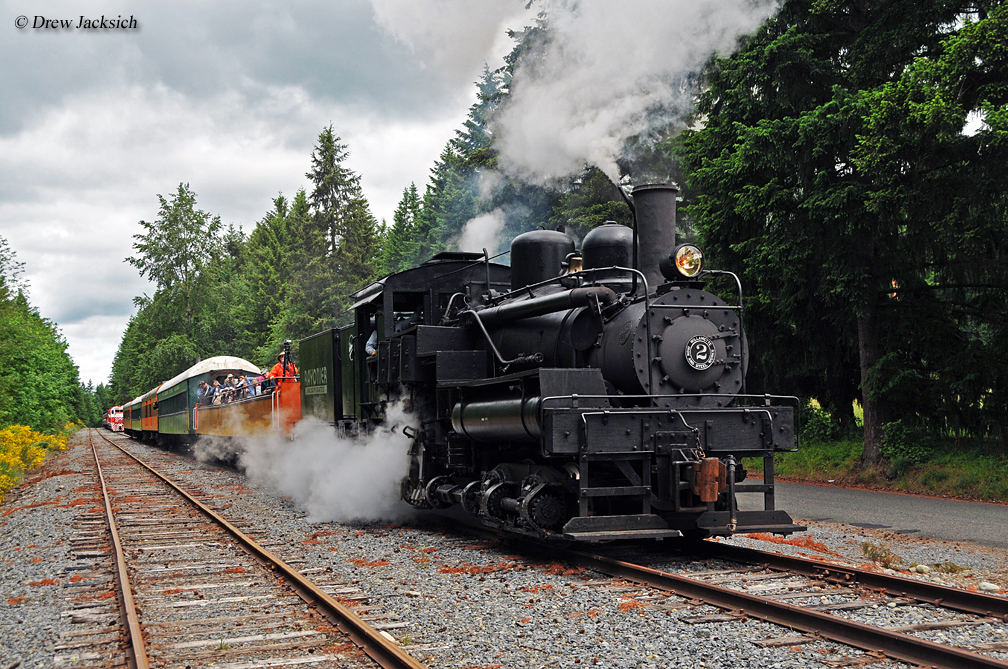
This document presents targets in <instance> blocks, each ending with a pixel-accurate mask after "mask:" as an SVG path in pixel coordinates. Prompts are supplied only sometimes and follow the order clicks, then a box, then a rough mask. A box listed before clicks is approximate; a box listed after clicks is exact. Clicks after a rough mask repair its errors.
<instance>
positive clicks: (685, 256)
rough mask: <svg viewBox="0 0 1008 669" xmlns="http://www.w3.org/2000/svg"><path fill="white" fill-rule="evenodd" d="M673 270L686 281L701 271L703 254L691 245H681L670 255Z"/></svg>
mask: <svg viewBox="0 0 1008 669" xmlns="http://www.w3.org/2000/svg"><path fill="white" fill-rule="evenodd" d="M672 257H673V260H674V262H675V268H676V269H677V270H678V271H679V273H680V274H682V275H683V276H685V277H686V278H688V279H691V278H693V277H695V276H696V275H697V274H699V273H700V272H701V271H702V270H703V253H702V252H701V251H700V249H698V248H697V247H695V246H693V245H692V244H683V245H681V246H679V247H678V248H676V250H675V252H674V253H673V254H672Z"/></svg>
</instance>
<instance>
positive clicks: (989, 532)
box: [739, 481, 1008, 550]
mask: <svg viewBox="0 0 1008 669" xmlns="http://www.w3.org/2000/svg"><path fill="white" fill-rule="evenodd" d="M747 497H748V498H749V500H748V503H746V500H745V499H744V498H747ZM739 501H740V502H741V503H742V504H741V505H744V506H743V507H742V508H756V507H754V506H752V504H754V503H758V504H762V502H763V497H762V495H758V496H757V495H740V496H739ZM777 508H778V509H784V510H785V511H787V512H788V513H790V514H791V517H792V518H794V519H795V520H796V521H798V522H800V521H801V520H808V521H824V522H830V523H846V524H848V525H854V526H856V527H864V528H874V529H884V530H889V531H891V532H897V533H899V534H908V535H910V536H914V537H929V538H933V539H944V540H948V541H970V542H973V543H975V544H977V545H980V546H990V547H993V548H999V549H1003V550H1008V506H1005V505H1001V504H983V503H977V502H958V501H954V500H948V499H933V498H930V497H917V496H912V495H900V494H896V493H884V492H870V491H866V490H848V489H845V488H834V487H830V486H815V485H804V484H800V483H782V482H779V481H778V483H777Z"/></svg>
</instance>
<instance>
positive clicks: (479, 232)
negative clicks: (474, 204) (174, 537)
mask: <svg viewBox="0 0 1008 669" xmlns="http://www.w3.org/2000/svg"><path fill="white" fill-rule="evenodd" d="M506 223H507V216H506V215H505V214H504V211H503V210H502V209H500V208H497V209H494V210H493V211H488V212H487V213H485V214H480V215H479V216H477V217H476V218H471V219H469V220H468V221H466V223H465V225H463V226H462V235H461V236H460V237H459V240H458V248H459V251H471V252H473V253H480V252H481V251H483V249H489V250H490V251H493V250H495V249H496V248H497V244H498V239H497V238H498V236H499V235H500V232H501V230H503V229H504V225H505V224H506Z"/></svg>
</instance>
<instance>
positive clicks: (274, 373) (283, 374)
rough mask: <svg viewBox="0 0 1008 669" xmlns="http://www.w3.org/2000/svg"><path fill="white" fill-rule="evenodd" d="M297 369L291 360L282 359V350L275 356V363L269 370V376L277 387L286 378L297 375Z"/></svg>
mask: <svg viewBox="0 0 1008 669" xmlns="http://www.w3.org/2000/svg"><path fill="white" fill-rule="evenodd" d="M297 373H298V370H297V366H296V365H295V364H294V361H293V360H284V353H283V351H281V352H280V355H278V356H277V364H275V365H273V369H271V370H270V373H269V378H270V379H272V380H273V382H274V383H275V384H276V385H277V387H278V388H279V387H280V385H281V384H282V383H283V382H284V381H285V380H287V379H292V378H294V377H295V376H297Z"/></svg>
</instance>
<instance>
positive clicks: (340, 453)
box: [193, 405, 411, 522]
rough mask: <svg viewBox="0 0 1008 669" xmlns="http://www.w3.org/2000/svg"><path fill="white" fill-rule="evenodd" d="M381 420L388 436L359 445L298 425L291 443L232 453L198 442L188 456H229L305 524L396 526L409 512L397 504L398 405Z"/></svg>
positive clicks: (321, 428)
mask: <svg viewBox="0 0 1008 669" xmlns="http://www.w3.org/2000/svg"><path fill="white" fill-rule="evenodd" d="M386 415H387V417H388V420H387V422H386V424H387V425H388V426H389V428H388V429H379V430H376V431H375V432H374V433H372V434H370V435H366V436H362V437H361V438H360V439H345V438H344V439H341V438H338V437H337V436H336V434H335V432H334V431H333V428H332V427H330V426H329V425H326V424H325V423H322V422H319V421H317V420H315V419H314V418H306V419H304V420H302V421H301V422H299V423H298V424H297V427H296V429H295V434H294V440H293V441H289V440H287V439H284V438H282V437H280V436H279V435H275V434H270V435H265V436H260V437H254V438H249V439H246V440H243V441H242V442H241V450H239V451H238V452H237V453H235V449H236V444H235V443H234V442H230V441H225V440H219V439H212V438H211V439H208V438H205V437H204V438H201V439H200V440H199V441H198V442H197V443H196V446H195V447H194V449H193V450H194V453H195V455H196V457H198V458H199V459H200V460H208V459H211V458H223V457H227V456H233V455H237V456H238V462H239V464H240V465H241V466H242V467H243V468H244V470H245V474H246V476H248V478H249V480H250V481H251V482H253V483H255V484H256V485H260V486H265V487H270V488H273V489H275V490H276V491H278V492H279V493H281V494H284V495H287V496H289V497H290V498H291V499H293V500H294V501H295V502H296V503H298V504H299V505H300V506H301V507H302V508H304V509H305V510H306V511H307V513H308V519H309V520H310V521H311V522H327V521H336V522H350V521H361V520H387V521H392V520H402V519H404V518H407V517H408V516H409V515H410V513H411V507H409V506H408V505H407V504H406V503H405V502H403V501H401V500H400V499H399V481H400V479H401V478H402V477H403V476H404V475H405V474H406V471H407V462H408V456H407V450H408V448H409V439H408V438H407V437H406V436H405V435H403V433H402V431H401V429H398V428H401V427H402V425H405V424H407V423H408V422H409V420H408V416H407V414H405V413H404V412H403V411H402V409H401V408H400V407H399V406H398V405H396V406H390V407H389V409H388V411H387V412H386ZM393 426H394V427H393Z"/></svg>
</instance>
